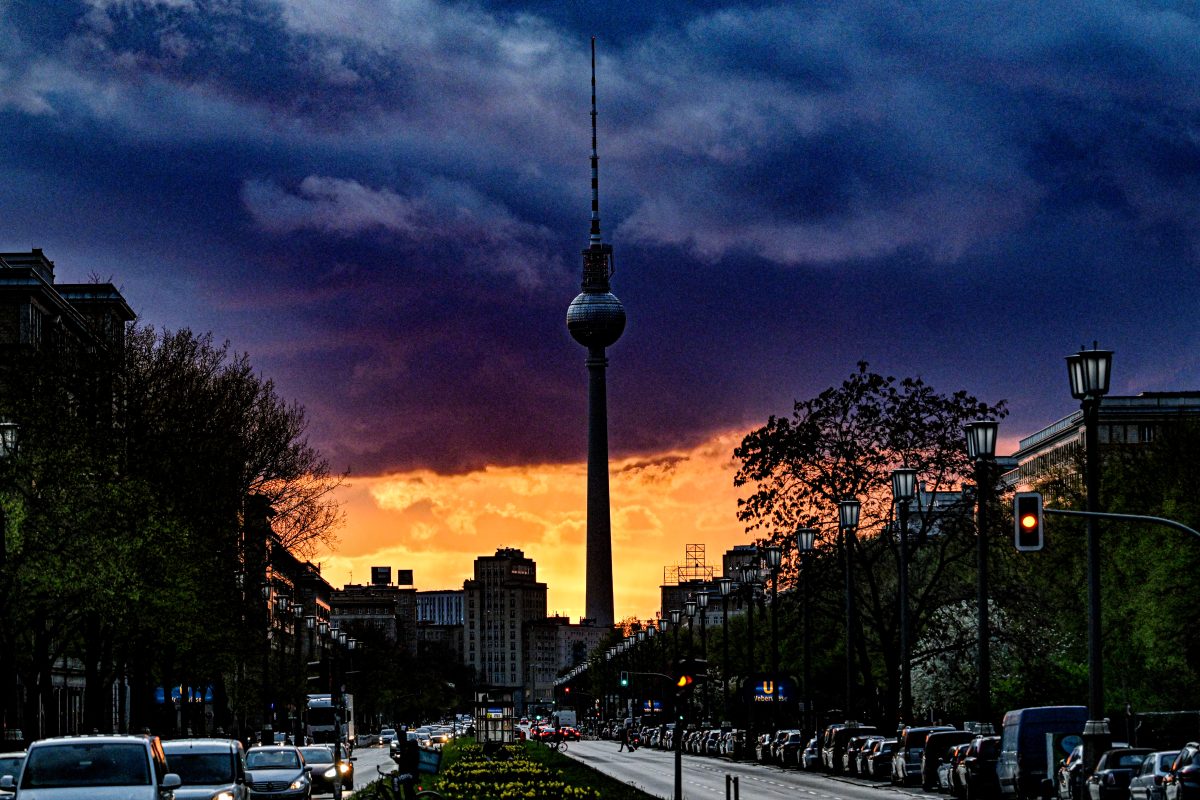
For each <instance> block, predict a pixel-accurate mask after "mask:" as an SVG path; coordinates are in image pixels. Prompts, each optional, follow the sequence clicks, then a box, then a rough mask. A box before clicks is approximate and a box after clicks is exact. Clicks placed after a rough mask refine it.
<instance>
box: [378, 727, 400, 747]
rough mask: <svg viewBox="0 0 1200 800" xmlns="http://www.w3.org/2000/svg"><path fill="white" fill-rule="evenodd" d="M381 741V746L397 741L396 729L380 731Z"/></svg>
mask: <svg viewBox="0 0 1200 800" xmlns="http://www.w3.org/2000/svg"><path fill="white" fill-rule="evenodd" d="M379 741H380V743H381V744H391V743H392V742H394V741H396V729H395V728H383V729H381V730H380V731H379Z"/></svg>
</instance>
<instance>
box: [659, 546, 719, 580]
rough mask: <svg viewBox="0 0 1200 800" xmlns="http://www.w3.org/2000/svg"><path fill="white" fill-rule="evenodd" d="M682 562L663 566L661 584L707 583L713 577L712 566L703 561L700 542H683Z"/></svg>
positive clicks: (702, 549) (702, 550) (703, 553)
mask: <svg viewBox="0 0 1200 800" xmlns="http://www.w3.org/2000/svg"><path fill="white" fill-rule="evenodd" d="M683 547H684V557H683V559H684V560H683V563H682V564H671V565H668V566H665V567H663V586H678V585H679V584H681V583H693V582H696V581H700V582H704V583H708V582H711V581H712V579H713V568H712V567H710V566H709V565H708V564H707V563H705V551H704V545H702V544H685V545H684V546H683Z"/></svg>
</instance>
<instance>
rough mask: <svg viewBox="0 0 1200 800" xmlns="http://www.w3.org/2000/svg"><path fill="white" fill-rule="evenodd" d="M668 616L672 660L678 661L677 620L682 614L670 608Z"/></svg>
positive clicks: (676, 609)
mask: <svg viewBox="0 0 1200 800" xmlns="http://www.w3.org/2000/svg"><path fill="white" fill-rule="evenodd" d="M670 616H671V630H672V634H671V637H672V638H671V645H672V648H671V652H672V656H673V660H675V661H678V660H679V618H680V617H682V616H683V612H682V611H680V610H679V609H678V608H672V609H671V613H670Z"/></svg>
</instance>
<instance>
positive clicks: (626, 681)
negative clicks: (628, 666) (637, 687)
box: [621, 670, 629, 688]
mask: <svg viewBox="0 0 1200 800" xmlns="http://www.w3.org/2000/svg"><path fill="white" fill-rule="evenodd" d="M628 685H629V673H628V672H625V671H624V670H622V671H621V687H622V688H624V687H626V686H628Z"/></svg>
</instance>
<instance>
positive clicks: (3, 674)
mask: <svg viewBox="0 0 1200 800" xmlns="http://www.w3.org/2000/svg"><path fill="white" fill-rule="evenodd" d="M19 432H20V428H19V427H18V425H17V423H15V422H0V462H4V463H5V464H6V465H7V463H8V460H9V458H10V457H11V456H13V455H15V454H16V452H17V439H18V437H19V435H20V433H19ZM7 569H8V517H7V516H6V515H5V513H4V506H2V505H0V591H3V592H4V595H3V596H2V597H0V603H2V604H3V606H4V607H8V586H9V584H8V579H7ZM8 623H9V621H8V620H7V619H0V624H2V625H3V626H4V631H5V632H6V633H7V632H8V631H10V630H11V629H12V626H10V625H9V624H8ZM0 649H2V650H3V651H4V652H3V653H2V654H0V659H2V660H3V661H2V663H3V665H4V668H3V669H0V743H2V742H4V741H7V740H8V729H9V725H8V717H9V710H10V709H9V705H10V701H11V700H12V699H13V697H14V696H15V695H16V687H17V676H16V671H15V669H14V668H13V664H14V662H13V660H12V658H13V657H12V649H13V648H12V646H11V643H10V642H4V643H3V645H2V646H0ZM12 710H14V711H15V710H16V708H15V704H14V707H13V709H12ZM14 716H15V714H14ZM14 727H16V726H14Z"/></svg>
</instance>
